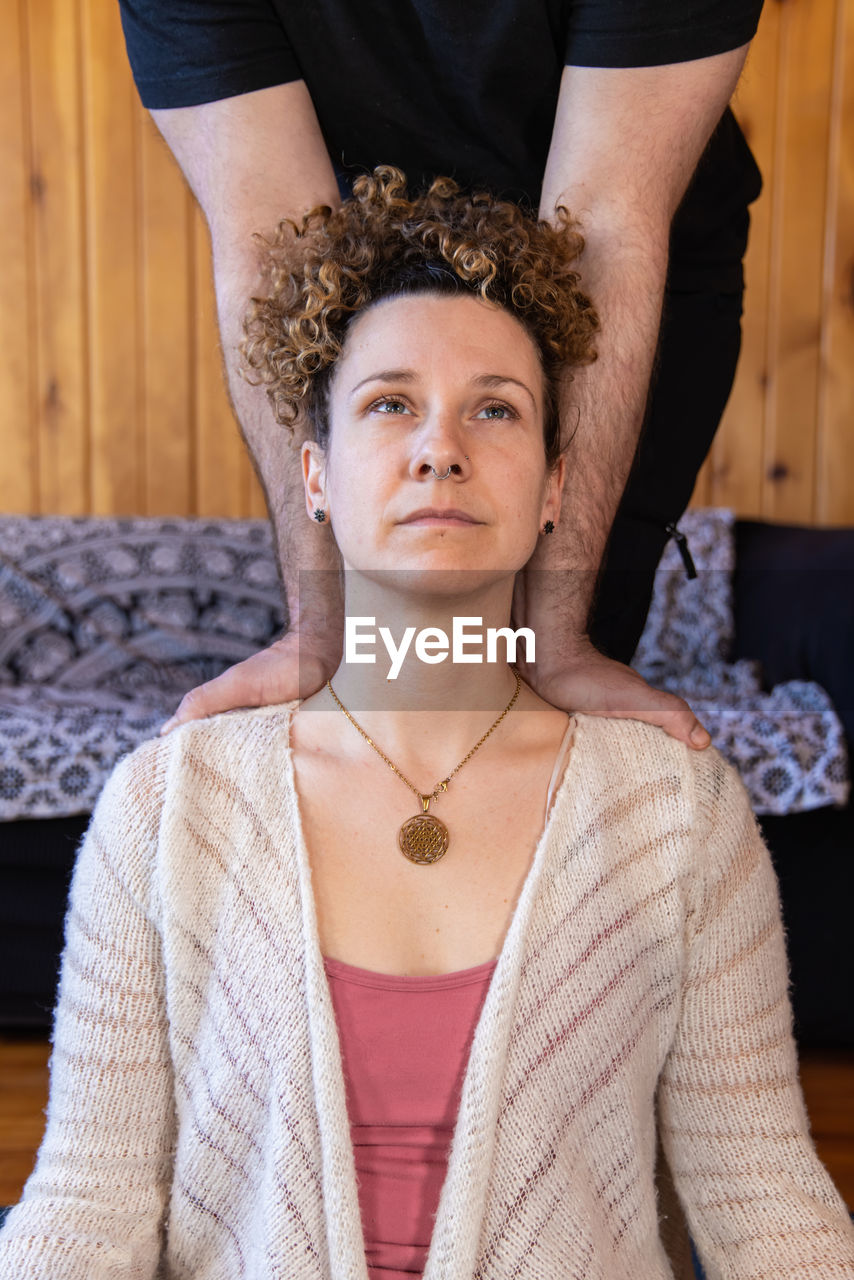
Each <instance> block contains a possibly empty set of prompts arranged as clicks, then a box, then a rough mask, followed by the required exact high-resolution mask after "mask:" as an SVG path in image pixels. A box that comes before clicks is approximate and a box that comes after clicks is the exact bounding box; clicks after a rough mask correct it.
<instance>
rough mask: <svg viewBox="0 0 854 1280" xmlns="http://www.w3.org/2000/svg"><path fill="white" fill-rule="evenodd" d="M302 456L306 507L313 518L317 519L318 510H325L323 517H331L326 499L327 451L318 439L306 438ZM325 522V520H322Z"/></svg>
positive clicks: (321, 521)
mask: <svg viewBox="0 0 854 1280" xmlns="http://www.w3.org/2000/svg"><path fill="white" fill-rule="evenodd" d="M300 454H301V458H302V478H303V484H304V485H305V509H306V511H307V512H308V515H309V517H310V518H311V519H312V520H317V519H318V516H317V512H318V511H322V512H324V517H323V519H325V520H328V519H329V507H328V505H327V501H326V453H325V451H324V450H323V449H322V448H321V446H320V445H319V444H318V443H317V441H316V440H304V441H303V444H302V449H301V450H300ZM320 523H323V520H320Z"/></svg>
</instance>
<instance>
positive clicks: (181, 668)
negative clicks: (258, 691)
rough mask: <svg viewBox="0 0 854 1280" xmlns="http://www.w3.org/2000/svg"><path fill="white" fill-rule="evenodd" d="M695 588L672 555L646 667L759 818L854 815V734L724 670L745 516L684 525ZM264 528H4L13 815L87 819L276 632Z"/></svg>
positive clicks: (802, 694)
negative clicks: (200, 696) (802, 813)
mask: <svg viewBox="0 0 854 1280" xmlns="http://www.w3.org/2000/svg"><path fill="white" fill-rule="evenodd" d="M681 528H682V529H683V530H684V532H685V534H686V536H687V537H688V539H689V541H690V546H691V553H692V555H693V557H694V560H695V562H696V564H697V567H698V570H699V577H698V578H697V579H696V580H695V581H689V580H688V579H687V578H686V576H685V572H684V569H683V567H682V562H681V560H680V559H679V555H678V552H677V549H676V547H675V546H674V545H673V544H670V545H669V546H668V548H667V551H666V553H665V556H664V559H663V561H662V566H661V569H660V570H659V573H658V578H657V583H656V591H655V596H654V599H653V604H652V608H651V609H650V616H649V620H648V623H647V627H646V630H645V632H644V635H643V637H642V639H641V643H640V646H639V648H638V652H637V655H636V658H635V665H636V666H637V667H638V668H639V670H641V671H642V672H643V674H644V675H645V676H646V677H647V679H649V680H650V681H651V683H653V684H656V685H658V686H659V687H662V688H667V689H671V690H673V691H675V692H679V693H681V694H682V696H683V697H687V698H688V700H689V701H690V702H691V704H692V706H693V707H694V708H695V710H696V711H697V714H698V715H699V716H700V718H701V719H702V720H703V721H704V722H705V724H706V725H707V726H708V728H709V730H710V732H711V733H712V737H713V739H714V741H715V742H716V744H717V745H718V746H719V747H720V749H721V750H722V751H723V752H724V754H725V755H726V756H728V758H729V759H730V760H732V761H733V763H734V764H735V765H736V766H737V767H738V768H739V770H740V772H741V774H742V777H743V778H744V781H745V784H746V785H747V787H748V790H749V791H750V793H751V797H752V799H753V802H754V805H755V807H756V810H757V812H760V813H783V812H791V811H793V810H798V809H810V808H817V807H819V806H821V805H826V804H830V803H841V802H843V801H844V800H845V798H846V796H847V782H846V778H847V772H846V762H845V748H844V738H843V736H842V732H841V728H840V725H839V722H838V720H837V719H836V716H835V713H834V712H833V709H832V707H831V706H830V702H829V700H828V698H827V695H826V694H825V693H824V692H823V690H821V689H820V688H819V687H818V686H817V685H814V684H808V683H806V682H797V683H790V684H786V685H779V686H778V687H777V688H776V689H775V690H773V691H772V693H770V694H765V693H762V692H761V689H760V685H759V680H758V677H757V673H756V671H755V670H754V666H753V664H752V663H748V662H743V661H742V662H739V663H736V664H735V665H727V663H726V662H725V656H726V653H727V652H728V649H729V646H730V643H731V637H732V605H731V590H730V585H731V573H732V567H733V566H732V558H733V536H732V528H733V519H732V516H731V514H730V513H729V512H722V511H705V512H688V513H687V514H686V515H685V516H684V517H683V520H682V521H681ZM285 622H286V619H285V617H284V614H283V611H282V603H281V591H280V586H279V581H278V574H277V571H276V566H275V560H274V556H273V550H272V539H271V534H270V529H269V526H268V525H267V523H266V521H261V520H226V519H220V520H201V519H183V518H181V519H178V518H173V519H158V518H133V519H110V518H95V517H92V518H88V517H87V518H81V519H71V518H68V517H17V516H6V517H0V637H2V638H0V818H2V819H12V818H34V817H60V816H66V815H70V814H75V813H86V812H88V811H89V810H91V808H92V807H93V805H94V802H95V799H96V797H97V795H98V792H99V791H100V789H101V786H102V785H103V782H104V779H105V778H106V776H107V774H108V773H109V772H110V770H111V769H112V767H113V765H114V764H115V763H116V761H117V760H118V759H120V757H121V756H123V755H124V754H126V753H127V752H128V751H131V750H132V749H133V748H134V747H135V746H137V745H138V744H139V743H140V742H142V741H143V740H144V739H145V738H148V737H151V736H152V734H154V733H156V732H157V729H158V728H159V726H160V724H161V723H162V722H163V720H164V719H165V718H166V717H167V716H168V715H169V714H170V713H171V712H172V711H173V710H174V708H175V705H176V704H177V702H178V701H179V700H180V698H181V697H182V696H183V694H184V693H186V692H187V690H188V689H191V688H193V687H194V686H195V685H197V684H199V683H201V682H202V681H204V680H209V679H211V678H212V677H213V676H215V675H217V674H219V672H220V671H223V670H224V669H225V668H226V667H227V666H230V665H231V664H232V663H234V662H237V661H240V659H242V658H245V657H248V656H249V655H250V654H252V653H254V652H255V651H256V650H257V649H259V648H261V647H263V646H264V645H266V644H268V643H269V642H270V641H271V640H273V639H274V638H275V637H276V636H277V635H280V634H281V632H282V630H283V628H284V626H285Z"/></svg>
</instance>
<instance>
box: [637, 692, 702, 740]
mask: <svg viewBox="0 0 854 1280" xmlns="http://www.w3.org/2000/svg"><path fill="white" fill-rule="evenodd" d="M659 696H660V697H661V698H662V699H666V703H665V705H664V707H663V711H662V714H661V715H660V717H659V716H656V717H655V718H654V719H653V720H652V723H653V724H657V725H659V726H660V727H661V728H662V729H664V731H665V733H669V734H670V737H671V738H676V739H677V740H678V741H679V742H684V743H685V745H686V746H688V747H692V748H693V749H694V750H695V751H702V750H703V749H704V748H705V747H707V746H708V745H709V743H710V742H711V740H712V739H711V737H710V736H709V734H708V732H707V730H706V729H704V727H703V726H702V725H701V724H700V721H699V720H698V719H697V717H696V716H695V715H694V712H693V711H692V710H691V708H690V707H689V706H688V703H687V702H685V701H684V699H682V698H677V697H676V695H675V694H672V693H662V694H660V695H659ZM642 718H643V719H646V717H642Z"/></svg>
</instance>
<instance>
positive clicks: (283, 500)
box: [151, 80, 343, 720]
mask: <svg viewBox="0 0 854 1280" xmlns="http://www.w3.org/2000/svg"><path fill="white" fill-rule="evenodd" d="M151 114H152V116H153V118H154V121H155V123H156V124H157V127H158V128H159V130H160V132H161V133H162V134H163V137H164V138H165V139H166V142H167V143H168V145H169V147H170V149H171V151H172V153H173V155H174V156H175V158H176V160H177V161H178V163H179V165H180V166H181V169H182V170H183V172H184V175H185V177H186V178H187V180H188V182H189V184H190V186H191V187H192V189H193V192H194V194H195V196H196V198H197V199H198V201H199V204H200V205H201V208H202V211H203V213H204V215H205V218H206V219H207V223H208V227H209V228H210V233H211V246H212V250H213V269H214V283H215V287H216V297H217V309H218V314H219V325H220V334H221V337H222V348H223V357H224V361H225V368H226V373H227V376H228V386H229V390H230V393H231V399H232V403H233V405H234V409H235V413H236V415H237V418H238V421H239V423H240V426H241V429H242V431H243V435H244V438H245V440H246V443H247V445H248V447H249V450H250V453H251V454H252V458H253V461H254V464H255V467H256V470H257V471H258V474H259V476H260V478H261V480H262V483H263V485H264V489H265V493H266V496H267V504H268V507H269V510H270V515H271V517H272V520H273V525H274V529H275V533H276V538H277V544H278V553H279V561H280V565H281V570H282V576H283V580H284V584H285V592H286V596H287V603H288V613H289V618H290V624H291V626H290V630H289V632H288V636H287V637H285V639H284V640H282V641H278V642H277V644H276V645H274V646H273V647H272V648H271V649H269V650H265V651H264V653H263V654H259V655H256V656H255V657H253V658H252V659H250V660H249V661H248V662H247V663H240V664H239V665H238V666H236V667H232V668H231V669H230V670H229V671H226V672H225V673H224V674H223V675H222V676H220V677H218V678H217V679H216V680H213V681H210V682H209V683H208V684H206V685H203V686H201V688H200V689H196V690H193V691H192V692H191V693H189V694H188V695H187V697H186V698H185V699H184V701H183V702H182V703H181V707H180V709H179V712H178V718H179V719H180V720H190V719H194V718H196V717H198V716H204V715H211V714H213V713H214V712H216V711H220V710H224V709H225V708H227V707H233V706H245V705H247V704H249V705H255V704H259V703H263V702H276V701H280V700H282V698H290V697H295V696H297V691H298V690H297V682H298V677H299V683H300V684H301V685H305V687H304V688H300V689H299V692H300V693H301V694H302V695H307V694H308V693H313V692H314V691H315V688H318V687H319V686H320V684H322V681H323V678H325V676H326V675H327V674H331V672H332V671H333V670H334V669H335V666H336V665H337V663H338V660H339V658H340V642H339V639H340V634H341V629H342V626H343V622H342V619H341V610H342V605H341V598H340V590H339V587H338V574H337V569H338V565H339V558H338V553H337V550H336V548H335V544H334V542H333V539H332V535H331V533H330V532H329V530H328V529H326V528H323V527H321V526H319V525H317V526H314V525H312V524H310V523H309V521H308V519H307V517H306V515H305V499H304V496H303V483H302V468H301V463H300V449H299V446H300V444H301V442H302V433H301V432H300V430H299V425H297V428H296V429H295V432H294V437H293V439H291V437H290V433H289V432H288V430H287V428H286V427H282V426H280V425H279V424H278V423H276V421H275V419H274V417H273V414H272V410H271V408H270V405H269V402H268V400H267V396H266V393H265V391H264V389H263V387H257V386H251V385H250V384H249V383H248V382H246V381H245V380H244V379H243V378H242V377H241V376H240V374H239V372H238V363H239V360H238V345H239V343H240V340H241V338H242V335H243V329H242V323H243V316H244V314H245V312H246V308H247V305H248V300H249V297H250V295H251V294H252V292H253V290H255V289H257V288H258V286H259V284H260V274H259V258H258V247H257V245H256V243H255V241H254V240H253V235H254V234H255V233H256V232H259V231H260V232H263V233H266V232H269V231H272V230H273V229H274V228H275V227H276V226H277V225H278V223H279V221H280V220H281V219H282V218H283V217H292V218H293V219H294V221H296V222H299V219H300V218H301V216H302V214H303V213H305V212H306V211H307V210H309V209H311V208H313V207H314V206H315V205H319V204H328V205H332V206H333V207H334V206H335V205H337V204H338V203H339V194H338V184H337V182H336V180H335V174H334V172H333V170H332V165H331V163H330V161H329V157H328V155H327V151H326V147H325V144H324V141H323V137H322V134H321V131H320V126H319V124H318V122H317V116H316V114H315V111H314V106H313V105H312V102H311V98H310V97H309V93H308V90H307V88H306V86H305V83H304V81H301V80H300V81H295V82H293V83H290V84H283V85H276V86H275V87H273V88H270V89H261V90H258V91H257V92H255V93H247V94H242V95H239V96H237V97H233V98H225V99H222V100H220V101H218V102H209V103H205V104H203V105H201V106H195V107H177V108H174V109H170V110H157V111H152V113H151ZM300 570H304V571H309V572H307V573H303V576H302V590H300V577H299V571H300ZM321 571H323V572H321ZM298 642H299V654H298V655H297V643H298ZM298 662H299V666H298ZM283 674H284V679H283ZM309 685H311V686H313V687H308V686H309Z"/></svg>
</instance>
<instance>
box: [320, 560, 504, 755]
mask: <svg viewBox="0 0 854 1280" xmlns="http://www.w3.org/2000/svg"><path fill="white" fill-rule="evenodd" d="M471 576H472V575H469V582H468V583H467V582H466V581H465V578H464V577H463V576H462V575H461V576H460V577H459V579H458V581H457V583H456V584H449V583H448V581H447V580H445V581H444V582H443V583H442V584H438V583H437V585H442V586H443V588H444V589H443V590H442V591H433V592H432V593H430V594H427V593H425V592H424V590H423V589H420V590H414V589H407V588H412V587H415V586H418V587H421V588H423V582H421V583H417V584H416V583H414V582H412V583H410V584H406V583H404V584H403V585H401V581H400V578H399V576H398V575H388V576H387V577H386V576H383V577H382V578H381V580H380V581H377V580H376V579H370V580H367V579H364V578H362V577H361V575H353V574H348V575H347V580H346V582H345V618H346V620H347V621H346V624H345V627H346V629H345V649H344V656H343V659H342V661H341V663H340V665H339V667H338V669H337V671H336V672H335V674H334V676H333V677H332V687H333V689H334V690H335V694H336V695H337V697H338V699H340V702H341V703H342V704H343V705H344V707H346V708H347V710H348V711H349V712H350V713H351V714H352V715H353V716H354V718H356V719H357V720H358V722H359V724H360V725H361V726H362V728H363V729H364V730H365V732H367V733H368V734H369V735H370V736H371V737H372V738H374V739H375V741H376V742H377V744H378V745H379V746H381V747H382V749H383V750H384V751H385V752H386V754H387V755H389V756H390V757H391V758H392V759H394V758H395V754H396V753H397V755H399V756H402V757H404V758H405V759H408V760H410V761H411V760H413V759H414V758H417V757H420V756H423V757H424V759H425V763H426V762H427V761H428V760H429V761H430V762H431V763H432V762H433V761H435V762H436V765H437V766H438V767H439V768H440V769H441V768H442V767H444V765H441V764H439V757H440V756H441V759H442V761H444V762H447V761H448V760H450V761H451V763H452V764H453V763H456V757H457V755H460V756H462V755H464V754H465V753H466V752H467V751H468V750H469V749H470V748H471V746H472V745H473V743H474V742H476V741H477V739H478V738H479V737H480V736H481V735H482V734H483V733H484V732H485V731H486V730H487V729H488V728H489V727H490V725H491V724H492V723H493V722H494V721H495V720H496V719H497V718H498V716H499V715H500V714H501V712H502V711H503V710H504V708H505V707H506V706H507V704H508V702H509V701H510V699H511V697H512V696H513V693H514V690H515V688H516V679H515V675H514V673H513V671H512V670H511V669H510V665H509V662H508V649H507V640H506V638H505V637H503V636H500V635H494V637H493V640H492V641H491V642H490V632H492V633H496V632H498V631H499V630H500V629H501V628H509V626H510V621H509V615H510V603H511V592H512V583H510V584H508V581H507V579H506V577H505V578H502V579H501V580H500V581H496V582H493V583H489V584H487V585H485V586H483V585H481V586H480V587H479V588H478V589H477V590H474V591H473V590H471V584H470V578H471ZM449 585H456V586H457V587H458V590H448V587H449ZM464 588H466V589H464ZM440 654H444V656H443V658H442V660H441V661H436V660H435V659H437V658H438V657H439V655H440ZM526 656H527V655H526V651H525V645H524V640H523V639H520V640H519V642H518V647H517V653H516V659H517V660H521V659H524V658H525V657H526ZM478 657H479V658H480V659H481V660H480V661H472V659H473V658H478ZM431 658H432V659H433V661H431V660H430V659H431ZM511 660H513V659H512V651H511ZM309 704H311V705H313V706H314V707H315V708H316V709H318V710H321V709H327V710H328V709H332V708H334V709H335V710H336V711H338V708H337V707H336V706H335V703H334V702H333V700H332V699H331V698H330V696H329V693H328V691H326V690H323V691H321V693H319V694H317V695H315V697H314V698H312V699H310V700H308V704H307V705H309ZM338 714H339V715H340V711H338ZM341 724H342V726H343V727H344V728H346V726H345V725H344V718H343V716H342V717H341ZM395 762H396V763H399V761H397V760H396V761H395Z"/></svg>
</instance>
